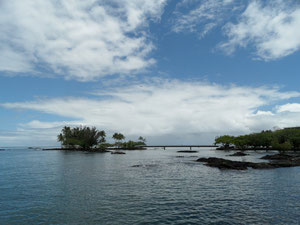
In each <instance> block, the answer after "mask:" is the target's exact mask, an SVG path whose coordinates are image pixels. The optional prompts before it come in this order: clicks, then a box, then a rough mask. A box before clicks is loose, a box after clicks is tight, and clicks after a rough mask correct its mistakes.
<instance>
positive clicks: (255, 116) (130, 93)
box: [1, 80, 300, 143]
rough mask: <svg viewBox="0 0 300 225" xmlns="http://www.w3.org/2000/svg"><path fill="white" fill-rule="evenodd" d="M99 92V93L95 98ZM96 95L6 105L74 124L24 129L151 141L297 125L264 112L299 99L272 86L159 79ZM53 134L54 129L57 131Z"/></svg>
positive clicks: (204, 139)
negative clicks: (93, 129)
mask: <svg viewBox="0 0 300 225" xmlns="http://www.w3.org/2000/svg"><path fill="white" fill-rule="evenodd" d="M97 96H98V97H97ZM97 96H96V99H95V97H93V98H55V99H48V100H41V101H31V102H15V103H3V104H1V106H2V107H5V108H9V109H22V110H36V111H40V112H43V113H47V114H53V115H57V116H63V117H67V118H70V119H73V121H72V122H48V121H31V122H30V121H29V122H28V124H22V125H21V128H22V129H25V130H26V129H29V130H36V129H51V130H55V131H56V132H58V130H59V128H61V126H63V125H67V124H68V123H69V124H71V125H78V124H82V125H88V126H92V125H95V126H97V127H98V128H99V129H104V130H106V131H108V132H109V133H112V132H115V131H120V132H123V133H125V134H126V135H128V136H129V137H135V136H138V135H142V136H146V137H147V138H148V140H149V141H151V142H152V143H158V142H160V143H162V142H164V143H166V142H167V143H183V142H186V141H187V140H188V141H189V143H211V142H212V141H213V139H214V137H215V136H216V135H221V134H224V133H230V134H240V133H249V132H254V131H260V130H262V129H271V128H272V127H274V126H279V127H286V126H295V125H298V124H299V123H300V115H299V114H296V115H293V116H290V115H289V114H287V113H281V112H280V111H276V110H275V111H274V112H273V111H272V112H271V111H263V110H261V107H265V106H272V105H276V104H277V103H278V102H280V101H283V100H288V99H291V98H294V97H299V96H300V93H299V92H282V91H280V90H279V89H276V88H268V87H259V88H253V87H239V86H234V85H232V86H222V85H216V84H210V83H202V82H181V81H176V80H167V81H166V80H159V81H155V82H148V83H140V84H138V85H131V86H128V87H122V88H120V87H119V88H115V89H112V90H110V91H101V92H98V93H97ZM53 133H54V132H53Z"/></svg>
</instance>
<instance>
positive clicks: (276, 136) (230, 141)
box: [215, 127, 300, 151]
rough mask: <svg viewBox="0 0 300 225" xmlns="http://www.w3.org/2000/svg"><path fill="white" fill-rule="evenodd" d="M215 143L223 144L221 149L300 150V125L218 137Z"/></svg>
mask: <svg viewBox="0 0 300 225" xmlns="http://www.w3.org/2000/svg"><path fill="white" fill-rule="evenodd" d="M215 144H221V147H220V148H219V149H220V150H226V149H237V150H252V149H254V150H259V149H263V150H278V151H289V150H294V151H296V150H300V127H291V128H284V129H280V130H275V131H271V130H265V131H261V132H260V133H252V134H248V135H240V136H236V137H235V136H230V135H223V136H220V137H216V139H215Z"/></svg>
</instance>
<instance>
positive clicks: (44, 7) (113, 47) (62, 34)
mask: <svg viewBox="0 0 300 225" xmlns="http://www.w3.org/2000/svg"><path fill="white" fill-rule="evenodd" d="M165 2H166V0H154V1H144V0H126V1H120V0H111V1H106V0H86V1H80V0H68V1H63V0H58V1H51V0H26V1H18V0H9V1H1V2H0V32H1V36H0V71H6V72H9V73H10V72H12V73H20V72H22V73H26V72H31V73H33V72H35V73H38V75H42V74H41V72H40V71H43V73H44V74H45V73H48V74H54V75H61V76H65V77H66V78H67V79H77V80H83V81H85V80H92V79H96V78H99V77H102V76H107V75H111V74H128V73H134V72H137V71H141V70H144V69H146V68H148V67H149V66H150V65H152V64H153V63H154V62H155V61H154V59H152V58H150V57H149V56H148V54H149V53H150V52H151V51H152V50H153V48H154V46H153V45H152V43H151V41H150V40H149V38H148V36H147V32H146V31H147V30H146V28H147V25H148V23H149V21H150V20H157V19H159V18H160V15H161V13H162V10H163V7H164V4H165Z"/></svg>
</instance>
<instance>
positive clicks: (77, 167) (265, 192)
mask: <svg viewBox="0 0 300 225" xmlns="http://www.w3.org/2000/svg"><path fill="white" fill-rule="evenodd" d="M126 153H127V154H126V155H111V154H110V153H103V154H101V153H83V152H63V151H36V150H28V149H11V150H6V151H0V224H1V225H2V224H300V167H295V168H280V169H272V170H251V169H250V170H248V171H221V170H219V169H216V168H209V167H206V166H204V165H203V164H202V163H197V162H195V160H196V159H197V157H203V156H217V157H222V156H225V155H226V154H229V153H223V152H216V151H214V150H209V149H205V150H203V149H201V150H200V151H199V153H195V154H191V153H186V154H185V153H177V152H176V150H165V151H164V150H161V149H157V150H147V151H127V152H126ZM262 155H264V153H251V155H250V156H246V157H235V159H237V160H252V161H253V160H254V161H259V160H258V158H260V157H261V156H262ZM176 156H184V158H178V157H176ZM192 156H197V157H192ZM231 159H233V157H231ZM133 165H141V166H140V167H132V166H133Z"/></svg>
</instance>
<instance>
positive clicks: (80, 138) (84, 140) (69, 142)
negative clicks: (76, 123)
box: [57, 126, 106, 149]
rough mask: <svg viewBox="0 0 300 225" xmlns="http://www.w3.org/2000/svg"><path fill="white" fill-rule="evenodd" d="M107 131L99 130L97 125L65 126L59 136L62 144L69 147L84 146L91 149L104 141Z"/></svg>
mask: <svg viewBox="0 0 300 225" xmlns="http://www.w3.org/2000/svg"><path fill="white" fill-rule="evenodd" d="M105 137H106V134H105V131H103V130H102V131H99V130H97V129H96V127H92V128H90V127H82V126H80V127H75V128H71V127H67V126H65V127H64V128H63V129H62V131H61V133H60V134H59V135H58V136H57V139H58V141H59V142H61V144H62V146H64V147H67V148H70V147H72V148H83V149H90V148H92V147H93V146H96V145H98V144H99V143H104V142H105V141H106V140H105Z"/></svg>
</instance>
